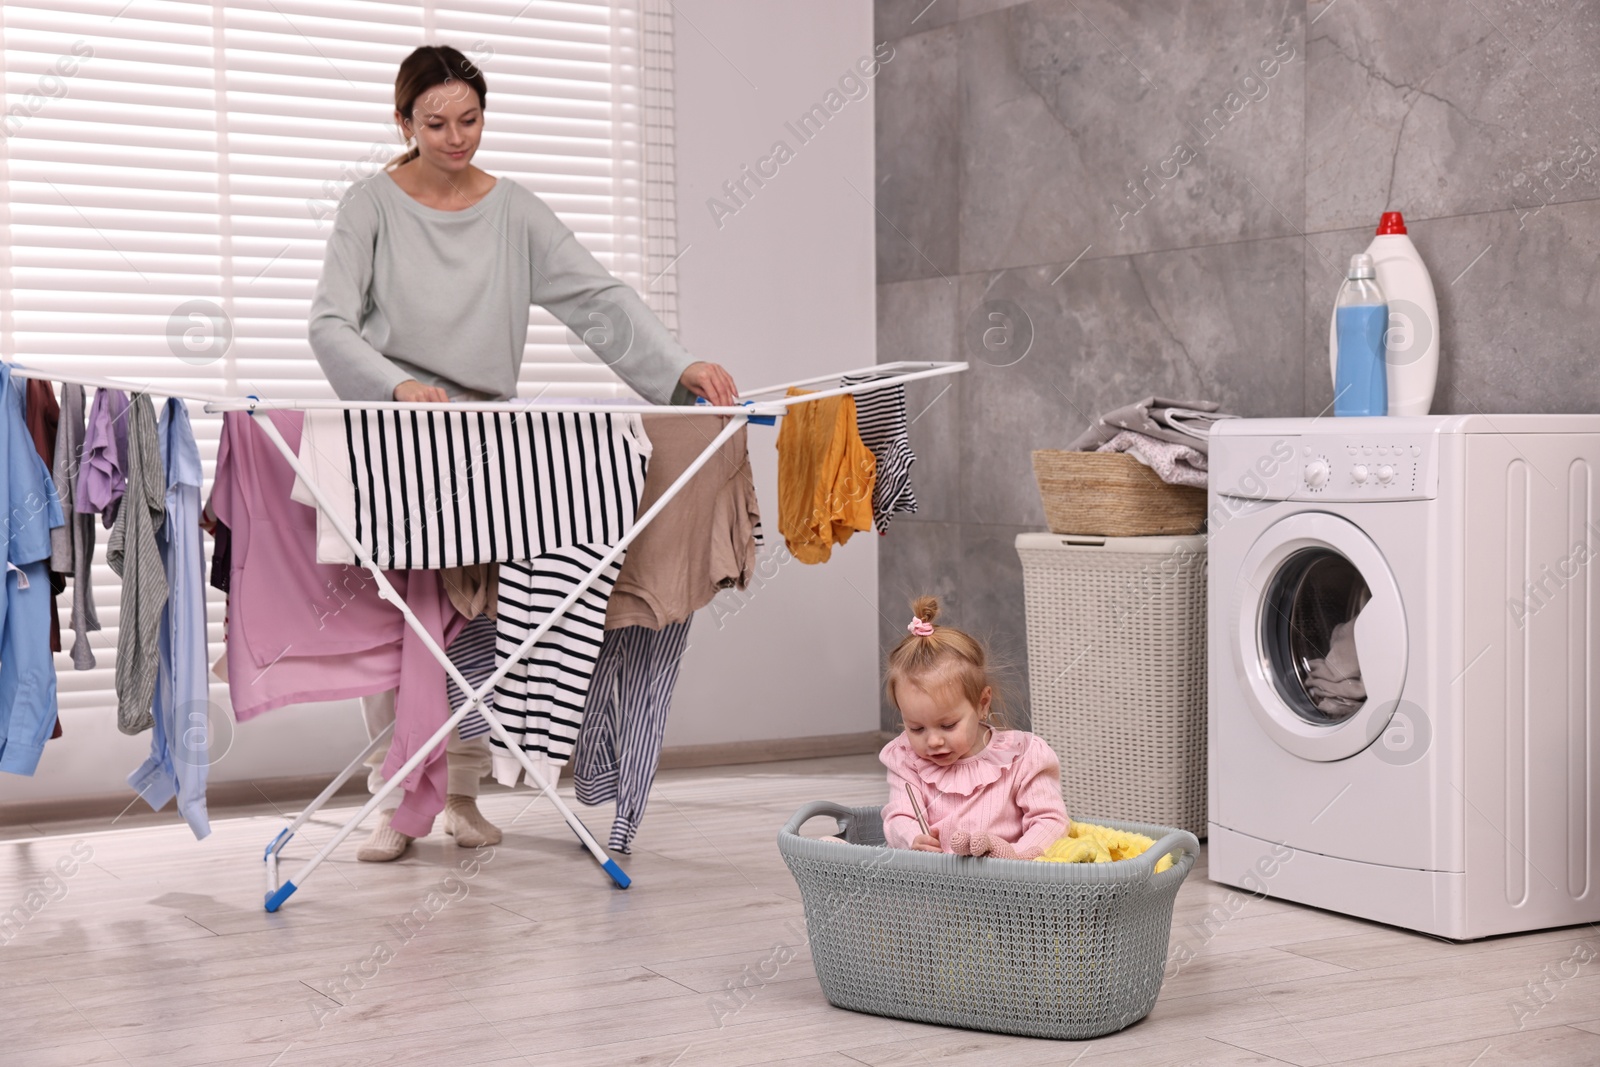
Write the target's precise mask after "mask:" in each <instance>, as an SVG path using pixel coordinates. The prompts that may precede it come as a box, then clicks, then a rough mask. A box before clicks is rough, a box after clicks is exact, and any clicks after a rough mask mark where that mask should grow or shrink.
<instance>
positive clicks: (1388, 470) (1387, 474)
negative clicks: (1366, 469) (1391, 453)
mask: <svg viewBox="0 0 1600 1067" xmlns="http://www.w3.org/2000/svg"><path fill="white" fill-rule="evenodd" d="M1392 481H1394V468H1393V467H1391V466H1389V465H1388V464H1387V463H1385V464H1384V465H1383V466H1381V467H1379V468H1378V484H1380V485H1388V484H1389V483H1390V482H1392Z"/></svg>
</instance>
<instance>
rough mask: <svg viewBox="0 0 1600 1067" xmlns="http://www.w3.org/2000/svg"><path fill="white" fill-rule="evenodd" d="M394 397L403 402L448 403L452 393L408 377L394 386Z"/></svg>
mask: <svg viewBox="0 0 1600 1067" xmlns="http://www.w3.org/2000/svg"><path fill="white" fill-rule="evenodd" d="M394 398H395V399H396V400H398V401H400V403H402V404H448V403H449V402H450V394H449V393H446V392H445V391H444V390H443V389H441V388H439V387H438V386H437V385H423V384H422V383H421V382H419V381H417V380H416V379H415V378H407V379H406V380H405V381H403V382H401V383H400V384H399V385H397V386H395V387H394Z"/></svg>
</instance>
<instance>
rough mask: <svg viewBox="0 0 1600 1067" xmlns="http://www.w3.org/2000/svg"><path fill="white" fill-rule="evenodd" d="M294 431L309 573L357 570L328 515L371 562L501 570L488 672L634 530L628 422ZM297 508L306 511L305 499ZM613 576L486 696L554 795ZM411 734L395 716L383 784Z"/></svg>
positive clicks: (534, 420) (548, 419) (633, 439)
mask: <svg viewBox="0 0 1600 1067" xmlns="http://www.w3.org/2000/svg"><path fill="white" fill-rule="evenodd" d="M399 416H404V417H399ZM305 427H306V429H305V433H304V436H302V438H301V440H300V443H299V449H298V455H299V456H300V458H301V462H302V463H303V464H304V465H305V466H306V469H307V472H308V473H307V477H308V478H309V479H310V480H312V481H314V482H315V483H316V485H317V488H318V490H319V491H320V492H322V493H323V494H324V496H325V498H326V499H327V500H328V502H329V507H328V508H327V510H326V511H319V515H320V516H321V518H320V520H319V534H318V541H317V545H318V548H317V555H318V558H319V559H330V558H332V559H340V560H343V559H349V558H353V555H354V553H353V551H352V550H351V549H350V548H349V546H348V545H347V544H346V543H345V542H344V541H343V539H342V538H340V537H339V535H338V533H337V530H336V529H335V527H334V524H333V522H332V521H330V519H329V516H330V515H331V516H337V517H338V518H339V519H340V520H341V521H344V522H346V523H347V524H348V525H347V527H346V528H347V529H349V530H351V531H352V533H353V534H354V535H355V537H356V539H357V540H358V542H359V543H360V544H361V545H362V548H363V549H364V550H366V551H367V552H369V553H371V555H372V557H373V559H374V560H376V561H379V562H380V563H381V562H383V561H386V560H387V561H399V562H400V563H401V565H403V566H432V567H438V566H446V567H455V566H464V565H470V564H477V563H488V562H498V563H499V564H500V569H499V577H498V589H497V595H496V601H495V602H496V618H495V626H496V635H497V641H496V644H497V651H496V664H495V666H496V669H498V668H499V667H500V666H502V665H505V664H506V663H507V661H508V660H509V659H510V657H511V653H512V651H513V650H515V649H516V648H518V647H519V646H520V645H521V644H522V643H523V642H524V641H525V640H526V639H527V638H528V637H529V635H531V634H532V633H533V631H534V630H535V629H537V628H538V626H539V625H540V624H541V623H542V622H543V621H544V620H545V619H546V618H547V617H548V616H549V614H550V613H551V612H552V611H553V610H554V609H555V608H556V607H557V606H558V605H559V604H560V603H561V601H562V600H563V599H565V597H566V596H567V595H568V594H569V593H571V592H572V591H573V590H574V589H576V588H577V587H578V586H579V585H581V584H582V583H583V581H584V579H585V578H586V576H587V574H588V572H589V571H590V570H592V569H593V568H595V567H596V566H598V565H599V562H600V560H601V559H602V558H603V557H604V556H605V555H606V554H607V551H608V550H609V549H610V548H611V547H612V546H613V545H615V544H616V543H617V542H618V541H620V540H621V538H622V536H623V534H624V533H625V532H626V531H627V530H628V528H629V527H630V526H632V525H633V521H634V516H635V514H636V513H637V507H638V499H639V493H640V492H641V491H642V490H643V487H644V483H645V467H646V461H647V460H648V459H649V457H650V451H651V446H650V441H649V438H648V437H647V436H646V435H645V433H644V429H643V424H642V423H641V421H640V419H639V416H637V415H632V414H625V413H610V412H588V413H575V412H493V413H488V412H453V411H450V412H446V411H434V412H390V411H379V412H369V411H360V410H350V411H332V412H310V413H308V414H307V417H306V420H305ZM295 495H296V498H297V499H299V500H301V501H306V500H312V499H314V498H313V497H312V496H311V494H310V491H309V488H308V487H307V486H305V485H300V486H298V487H297V488H296V491H295ZM620 568H621V558H620V557H619V558H618V559H617V560H614V561H612V562H611V563H610V564H609V565H607V566H606V568H605V569H604V571H603V572H602V574H601V575H600V577H599V578H598V579H597V580H596V581H594V582H593V583H591V584H590V586H589V587H588V588H587V589H585V590H584V591H583V592H582V593H581V594H579V596H578V599H577V600H576V601H575V603H574V604H573V606H572V607H571V608H570V609H569V610H568V611H567V612H566V614H565V615H563V617H562V618H561V619H560V620H559V621H558V623H557V624H556V625H555V626H553V627H551V628H550V629H549V630H548V631H547V632H546V633H545V635H544V636H543V637H541V638H540V639H539V640H538V641H537V642H536V643H534V644H533V645H532V646H531V647H530V648H529V649H528V651H527V652H526V653H524V654H523V655H521V656H519V657H517V658H516V660H515V661H514V662H511V663H510V665H509V667H508V669H507V671H506V673H505V675H504V676H503V677H502V678H501V681H500V682H499V684H498V685H497V687H496V691H495V695H494V702H493V704H494V706H493V710H492V714H493V715H494V716H495V717H496V719H497V721H498V722H499V723H500V724H501V725H502V726H503V727H505V729H506V731H507V733H508V734H510V736H511V737H512V739H513V740H514V741H516V742H517V743H518V744H519V746H520V747H521V748H522V750H523V752H524V753H525V754H526V755H527V756H528V758H529V759H530V760H531V761H533V762H534V764H535V765H536V766H537V767H538V768H539V769H540V772H541V774H543V775H544V776H545V777H546V778H548V779H549V780H551V781H553V780H554V776H555V773H556V772H558V771H559V768H560V767H561V765H563V764H564V763H566V761H567V760H568V759H569V758H570V757H571V755H572V746H573V743H574V742H575V741H576V740H577V736H578V729H579V726H580V724H581V723H582V720H583V705H584V699H585V697H586V695H587V693H588V688H589V683H590V679H591V678H592V676H593V672H594V663H595V659H596V657H597V656H598V655H599V652H600V646H601V642H602V641H603V639H604V626H605V617H606V609H607V604H608V600H609V598H610V595H611V590H612V587H613V585H614V584H615V582H616V576H617V573H618V571H619V570H620ZM480 662H481V661H480ZM484 677H487V676H486V675H485V676H484ZM441 711H442V713H441V714H438V715H437V716H432V717H430V719H429V721H430V722H431V723H432V725H431V727H429V728H427V729H426V732H425V733H421V734H420V737H418V738H417V739H416V743H418V744H420V743H421V741H423V740H426V738H427V737H428V736H430V735H431V734H432V733H433V731H434V730H435V729H437V728H438V726H439V725H440V724H442V723H443V721H444V719H445V718H446V717H447V716H448V710H447V709H441ZM407 729H408V727H407V725H406V722H405V720H404V718H403V717H401V716H399V715H398V713H397V725H396V738H395V743H394V744H393V745H391V746H390V750H389V762H388V763H386V764H385V773H386V774H387V773H389V770H390V764H393V766H394V767H398V766H399V765H400V763H402V762H403V761H404V759H405V758H406V756H407V755H409V751H410V750H409V748H408V745H409V744H410V742H408V741H407V740H405V739H404V738H403V737H402V734H404V733H406V732H407ZM420 729H421V728H420V727H419V731H420ZM492 748H493V751H492V757H493V767H494V772H493V773H494V776H495V778H496V780H498V781H500V782H501V783H502V784H505V785H514V784H515V783H516V782H517V780H518V779H519V778H520V777H521V776H522V774H523V770H524V769H523V766H522V764H521V762H520V761H519V760H518V759H517V758H516V757H515V756H514V755H513V754H512V753H511V752H510V750H509V749H507V748H506V747H505V745H504V744H503V743H502V742H501V741H500V740H499V739H498V738H494V739H492ZM534 784H540V783H534ZM392 825H394V826H395V827H396V829H399V830H400V831H401V832H402V833H408V832H409V831H408V830H406V829H405V827H404V826H402V825H401V823H399V822H396V823H393V824H392Z"/></svg>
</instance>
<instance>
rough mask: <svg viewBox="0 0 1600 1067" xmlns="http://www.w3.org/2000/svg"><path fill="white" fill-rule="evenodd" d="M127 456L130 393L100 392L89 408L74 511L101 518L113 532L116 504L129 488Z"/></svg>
mask: <svg viewBox="0 0 1600 1067" xmlns="http://www.w3.org/2000/svg"><path fill="white" fill-rule="evenodd" d="M127 454H128V394H127V393H124V392H122V391H120V390H118V389H100V390H97V391H96V392H95V394H94V403H93V404H92V405H91V406H90V408H89V425H88V428H87V429H86V430H85V431H84V436H83V465H82V467H80V468H79V471H78V498H77V499H76V500H74V501H73V510H74V511H77V512H78V513H79V514H81V515H99V516H101V519H100V521H101V522H102V523H104V524H105V527H106V529H108V530H109V529H110V528H111V526H112V523H113V522H115V521H116V517H117V505H118V504H119V503H120V502H121V500H122V494H123V492H124V491H125V490H126V489H127V488H128V475H127V471H126V470H125V468H124V466H123V464H124V462H125V460H124V457H126V456H127Z"/></svg>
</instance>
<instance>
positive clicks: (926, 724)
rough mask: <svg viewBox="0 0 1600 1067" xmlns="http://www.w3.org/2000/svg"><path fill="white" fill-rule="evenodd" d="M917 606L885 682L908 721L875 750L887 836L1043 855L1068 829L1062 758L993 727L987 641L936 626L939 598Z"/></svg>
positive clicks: (960, 850) (900, 842) (980, 851)
mask: <svg viewBox="0 0 1600 1067" xmlns="http://www.w3.org/2000/svg"><path fill="white" fill-rule="evenodd" d="M912 612H913V613H914V617H913V618H912V620H911V622H910V624H909V625H908V626H907V627H906V629H908V630H910V631H911V636H909V637H906V638H904V639H902V640H901V642H900V643H899V644H898V645H896V646H895V650H894V651H893V652H891V653H890V654H889V674H888V679H887V681H886V682H885V688H886V689H887V691H888V694H889V700H890V701H891V702H892V703H893V704H894V706H895V707H896V708H897V709H898V710H899V712H900V718H901V721H902V722H903V724H904V726H905V730H904V732H902V733H901V734H900V736H899V737H896V738H895V739H894V740H893V741H890V742H889V743H888V744H887V745H885V746H884V749H883V751H882V752H881V753H880V754H879V756H878V758H879V759H880V760H882V761H883V764H884V766H886V767H888V768H889V802H888V803H887V804H885V805H884V807H883V833H884V837H885V839H886V840H887V841H888V843H889V845H890V846H891V847H893V848H912V849H918V850H921V851H923V852H953V853H955V854H956V855H958V856H996V857H1000V858H1003V859H1021V860H1031V859H1034V858H1036V857H1038V856H1039V855H1041V854H1042V853H1043V852H1044V850H1045V849H1047V848H1048V847H1050V845H1052V844H1053V843H1054V842H1055V841H1056V839H1058V838H1060V837H1062V836H1063V835H1065V834H1066V832H1067V826H1068V822H1067V809H1066V805H1065V804H1063V803H1062V802H1061V763H1060V761H1059V760H1058V759H1057V758H1056V754H1055V753H1054V752H1052V751H1051V750H1050V746H1049V745H1047V744H1045V742H1044V741H1043V740H1041V739H1040V738H1038V737H1036V736H1034V735H1033V734H1030V733H1027V732H1026V731H1023V730H1007V729H1004V728H999V729H997V728H996V727H995V725H994V724H993V719H994V715H993V712H992V711H991V704H992V703H993V700H994V690H993V687H992V686H991V685H990V682H989V675H988V670H987V668H986V667H985V659H986V657H985V656H984V652H983V646H981V645H979V644H978V642H977V641H975V640H973V639H972V638H971V637H970V636H968V635H967V634H965V633H963V632H962V631H960V630H957V629H954V628H952V627H949V626H935V625H934V624H933V620H934V619H935V618H937V617H938V614H939V601H938V600H937V599H936V598H934V597H931V596H925V597H919V598H918V599H917V601H916V602H915V603H914V604H913V605H912ZM907 785H910V786H911V790H912V792H914V793H915V794H916V798H917V805H918V806H919V807H920V808H921V810H922V814H923V816H924V817H925V818H926V819H927V822H928V832H927V833H923V832H922V827H921V825H920V824H919V823H918V821H917V808H915V807H913V806H912V803H911V799H910V797H909V796H908V795H907V793H906V786H907Z"/></svg>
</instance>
